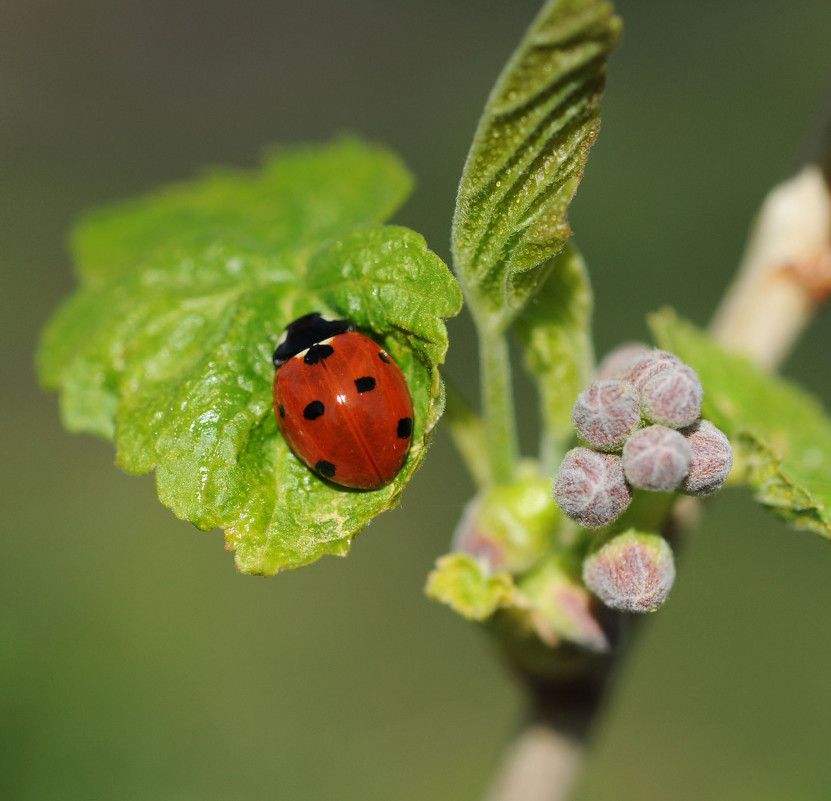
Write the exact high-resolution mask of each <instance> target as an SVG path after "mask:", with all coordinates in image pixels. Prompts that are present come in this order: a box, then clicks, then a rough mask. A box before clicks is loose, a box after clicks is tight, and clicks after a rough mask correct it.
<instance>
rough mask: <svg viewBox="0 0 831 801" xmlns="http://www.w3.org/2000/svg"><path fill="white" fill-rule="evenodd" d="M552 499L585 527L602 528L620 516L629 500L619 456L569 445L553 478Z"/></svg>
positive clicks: (629, 495) (630, 489)
mask: <svg viewBox="0 0 831 801" xmlns="http://www.w3.org/2000/svg"><path fill="white" fill-rule="evenodd" d="M554 500H555V501H556V502H557V506H559V507H560V509H562V510H563V512H565V514H567V515H568V516H569V517H570V518H571V519H572V520H575V521H576V522H578V523H579V524H580V525H581V526H584V527H585V528H602V527H603V526H605V525H608V524H609V523H611V522H612V521H613V520H616V519H617V518H618V517H620V515H621V514H623V512H624V511H625V509H626V507H627V506H629V504H630V502H631V501H632V488H631V487H630V486H629V485H628V484H627V483H626V478H625V476H624V475H623V466H622V465H621V461H620V457H619V456H612V455H611V454H608V453H597V451H591V450H589V449H588V448H573V449H572V450H570V451H569V452H568V453H567V454H566V455H565V458H564V459H563V461H562V464H561V465H560V469H559V471H558V473H557V478H556V479H555V481H554Z"/></svg>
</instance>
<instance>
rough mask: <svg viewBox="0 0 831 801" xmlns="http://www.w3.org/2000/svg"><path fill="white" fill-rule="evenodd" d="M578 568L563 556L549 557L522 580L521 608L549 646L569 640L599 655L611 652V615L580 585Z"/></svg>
mask: <svg viewBox="0 0 831 801" xmlns="http://www.w3.org/2000/svg"><path fill="white" fill-rule="evenodd" d="M575 567H576V566H575V565H574V564H573V563H572V562H571V560H570V559H568V558H566V557H564V556H563V555H562V554H554V555H551V556H549V557H547V558H546V559H545V560H543V561H542V562H541V563H540V564H539V565H538V566H537V567H535V568H534V569H533V570H532V571H531V572H530V573H527V574H526V575H525V576H523V577H522V579H521V580H520V583H519V584H518V589H519V591H520V593H521V594H522V602H521V603H518V604H517V605H518V606H520V607H521V608H523V609H524V610H525V611H526V612H527V615H528V621H529V623H530V624H531V626H532V627H533V629H534V630H535V631H536V632H537V634H538V635H539V637H540V639H541V640H542V641H543V642H544V643H545V644H546V645H548V646H550V647H555V646H557V645H559V644H560V643H561V642H562V641H563V640H567V641H568V642H572V643H575V644H577V645H580V646H582V647H583V648H587V649H588V650H589V651H594V652H595V653H605V652H608V651H609V650H610V648H611V645H610V642H609V639H610V638H609V633H608V632H607V631H606V629H607V622H608V621H609V618H610V615H609V613H608V611H607V610H606V609H604V608H603V605H602V604H601V603H600V602H599V601H598V600H597V598H595V597H594V596H593V595H592V594H591V593H590V592H589V591H588V590H587V589H586V587H585V585H584V584H583V582H582V581H580V577H579V574H578V573H577V570H576V569H575Z"/></svg>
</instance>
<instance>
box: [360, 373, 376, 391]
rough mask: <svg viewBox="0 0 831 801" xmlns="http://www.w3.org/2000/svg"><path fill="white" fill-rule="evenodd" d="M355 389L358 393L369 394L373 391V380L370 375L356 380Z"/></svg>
mask: <svg viewBox="0 0 831 801" xmlns="http://www.w3.org/2000/svg"><path fill="white" fill-rule="evenodd" d="M355 389H357V390H358V392H371V391H372V390H373V389H375V379H374V378H373V377H372V376H371V375H365V376H364V377H363V378H356V379H355Z"/></svg>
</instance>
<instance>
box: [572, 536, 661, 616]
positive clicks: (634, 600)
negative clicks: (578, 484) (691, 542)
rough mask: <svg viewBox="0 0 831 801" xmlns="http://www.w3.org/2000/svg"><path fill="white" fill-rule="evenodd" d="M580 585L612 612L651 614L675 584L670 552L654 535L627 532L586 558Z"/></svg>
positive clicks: (613, 538)
mask: <svg viewBox="0 0 831 801" xmlns="http://www.w3.org/2000/svg"><path fill="white" fill-rule="evenodd" d="M583 581H584V582H585V584H586V586H587V587H588V588H589V590H591V591H592V592H593V593H594V594H595V595H596V596H597V597H598V598H600V600H601V601H603V603H604V604H606V606H609V607H611V608H612V609H620V610H622V611H625V612H654V611H655V610H656V609H657V608H658V607H659V606H661V604H663V602H664V601H665V600H666V599H667V596H668V595H669V591H670V590H671V589H672V584H673V582H674V581H675V561H674V559H673V556H672V549H671V548H670V547H669V543H668V542H667V541H666V540H665V539H664V538H663V537H659V536H658V535H657V534H643V533H641V532H639V531H635V530H634V529H630V530H629V531H626V532H624V533H623V534H618V535H617V536H615V537H612V539H610V540H608V541H607V542H606V543H605V544H603V545H602V546H601V547H600V548H599V549H598V550H596V551H594V552H593V553H591V554H589V556H587V557H586V560H585V561H584V562H583Z"/></svg>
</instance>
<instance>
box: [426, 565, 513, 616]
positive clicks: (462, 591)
mask: <svg viewBox="0 0 831 801" xmlns="http://www.w3.org/2000/svg"><path fill="white" fill-rule="evenodd" d="M425 592H426V593H427V595H428V597H430V598H432V599H433V600H434V601H439V602H440V603H443V604H447V605H448V606H449V607H450V608H451V609H453V610H454V611H455V612H458V613H459V614H460V615H462V616H463V617H466V618H467V619H468V620H478V621H482V620H487V619H488V618H489V617H490V616H491V615H492V614H493V613H494V612H495V611H496V610H497V609H499V608H500V607H503V606H511V605H513V603H514V600H515V598H514V595H515V588H514V582H513V579H512V578H511V576H510V574H508V573H497V574H495V575H488V574H487V573H486V571H485V570H484V569H483V568H482V565H481V564H480V563H479V562H477V561H476V559H474V558H473V557H472V556H469V555H468V554H464V553H449V554H446V555H445V556H442V557H441V558H439V559H438V560H437V561H436V567H435V568H434V569H433V571H432V572H431V573H430V575H429V576H428V577H427V586H426V588H425Z"/></svg>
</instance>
